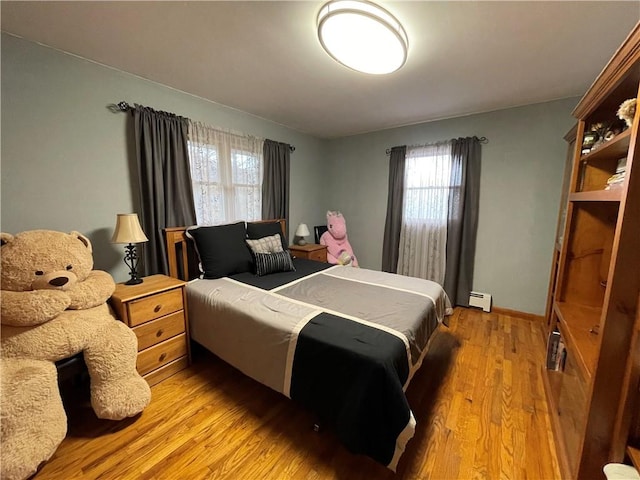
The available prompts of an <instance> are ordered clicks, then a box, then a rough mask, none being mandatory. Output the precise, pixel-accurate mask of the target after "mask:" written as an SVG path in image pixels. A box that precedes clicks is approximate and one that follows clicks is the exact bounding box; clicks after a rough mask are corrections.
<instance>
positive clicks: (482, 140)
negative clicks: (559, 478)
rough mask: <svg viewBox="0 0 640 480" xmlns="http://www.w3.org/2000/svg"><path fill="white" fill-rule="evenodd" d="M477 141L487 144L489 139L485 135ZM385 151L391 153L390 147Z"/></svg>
mask: <svg viewBox="0 0 640 480" xmlns="http://www.w3.org/2000/svg"><path fill="white" fill-rule="evenodd" d="M478 141H479V142H480V143H482V144H487V143H489V139H487V137H480V138H479V139H478ZM426 145H429V144H428V143H427V144H426ZM385 152H386V153H387V155H390V154H391V149H390V148H387V149H386V150H385Z"/></svg>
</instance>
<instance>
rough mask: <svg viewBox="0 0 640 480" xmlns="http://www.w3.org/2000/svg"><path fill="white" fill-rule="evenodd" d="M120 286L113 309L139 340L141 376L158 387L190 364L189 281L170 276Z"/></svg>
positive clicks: (112, 303)
mask: <svg viewBox="0 0 640 480" xmlns="http://www.w3.org/2000/svg"><path fill="white" fill-rule="evenodd" d="M143 280H144V281H143V282H142V283H141V284H139V285H125V284H123V283H119V284H117V285H116V291H115V292H114V293H113V295H112V296H111V300H110V302H111V306H112V307H113V309H114V310H115V312H116V315H117V316H118V318H119V319H120V320H122V321H123V322H124V323H126V324H127V325H128V326H129V327H131V329H132V330H133V331H134V332H135V334H136V336H137V337H138V360H137V363H136V366H137V369H138V373H140V375H142V377H143V378H144V379H145V380H146V381H147V382H148V383H149V385H155V384H156V383H159V382H161V381H162V380H164V379H165V378H167V377H169V376H171V375H173V374H174V373H176V372H178V371H180V370H182V369H183V368H186V367H187V366H188V365H189V362H190V352H189V329H188V322H187V310H186V296H185V290H184V286H185V284H186V282H183V281H182V280H178V279H176V278H171V277H167V276H166V275H151V276H149V277H144V279H143Z"/></svg>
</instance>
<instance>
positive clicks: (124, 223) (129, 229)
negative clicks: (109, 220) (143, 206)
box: [111, 213, 149, 285]
mask: <svg viewBox="0 0 640 480" xmlns="http://www.w3.org/2000/svg"><path fill="white" fill-rule="evenodd" d="M148 241H149V239H148V238H147V236H146V235H145V234H144V232H143V231H142V227H141V226H140V222H139V221H138V215H137V214H136V213H118V218H117V220H116V229H115V231H114V232H113V237H112V238H111V243H125V244H128V245H125V247H124V250H125V255H124V264H125V265H126V266H127V267H129V270H130V271H129V275H130V276H131V279H129V281H128V282H125V285H138V284H139V283H142V279H141V278H140V277H138V272H137V267H138V255H137V252H136V246H135V245H134V244H135V243H142V242H148Z"/></svg>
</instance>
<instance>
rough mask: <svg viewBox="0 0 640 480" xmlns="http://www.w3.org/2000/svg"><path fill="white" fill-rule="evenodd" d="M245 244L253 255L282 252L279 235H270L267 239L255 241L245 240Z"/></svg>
mask: <svg viewBox="0 0 640 480" xmlns="http://www.w3.org/2000/svg"><path fill="white" fill-rule="evenodd" d="M246 242H247V245H249V248H250V249H251V251H252V252H253V253H254V254H256V253H274V252H282V251H283V249H282V241H281V240H280V235H270V236H268V237H262V238H258V239H257V240H246Z"/></svg>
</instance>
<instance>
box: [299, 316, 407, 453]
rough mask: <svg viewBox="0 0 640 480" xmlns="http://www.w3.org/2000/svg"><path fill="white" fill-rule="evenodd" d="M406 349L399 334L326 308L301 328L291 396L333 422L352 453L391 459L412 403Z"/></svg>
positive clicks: (323, 420) (331, 423) (330, 423)
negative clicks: (406, 388) (407, 390)
mask: <svg viewBox="0 0 640 480" xmlns="http://www.w3.org/2000/svg"><path fill="white" fill-rule="evenodd" d="M408 375H409V366H408V359H407V350H406V347H405V345H404V343H403V342H402V340H400V339H399V338H398V337H396V336H394V335H391V334H389V333H387V332H384V331H382V330H379V329H377V328H373V327H369V326H367V325H363V324H361V323H359V322H355V321H352V320H348V319H345V318H342V317H338V316H335V315H331V314H328V313H322V314H319V315H317V316H316V317H314V318H313V319H312V320H311V321H309V322H308V323H307V324H306V325H305V326H304V328H302V330H301V331H300V334H299V336H298V341H297V345H296V351H295V357H294V361H293V370H292V377H291V398H292V399H293V400H295V401H298V402H300V403H301V404H303V405H304V406H305V407H307V408H309V409H310V410H311V411H313V412H314V413H315V414H316V415H317V416H318V417H319V418H320V419H321V421H322V422H326V423H327V424H329V425H330V426H331V427H332V428H333V429H334V430H335V432H336V434H337V435H338V437H339V438H340V440H341V441H342V442H343V444H344V445H345V446H346V447H347V448H348V449H349V450H350V451H352V452H353V453H362V454H365V455H368V456H370V457H372V458H373V459H374V460H376V461H378V462H380V463H382V464H383V465H389V464H390V462H391V460H392V458H393V456H394V453H395V448H396V439H397V438H398V436H399V434H400V433H401V432H402V431H403V430H404V428H405V427H406V426H407V424H408V422H409V419H410V415H411V412H410V408H409V404H408V403H407V399H406V397H405V395H404V392H403V389H402V387H403V385H404V383H405V382H406V380H407V377H408Z"/></svg>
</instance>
